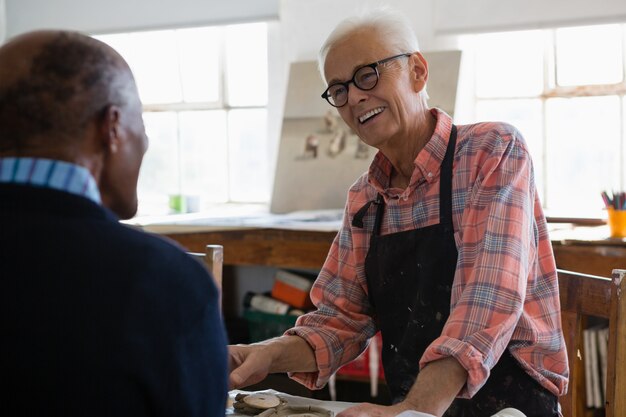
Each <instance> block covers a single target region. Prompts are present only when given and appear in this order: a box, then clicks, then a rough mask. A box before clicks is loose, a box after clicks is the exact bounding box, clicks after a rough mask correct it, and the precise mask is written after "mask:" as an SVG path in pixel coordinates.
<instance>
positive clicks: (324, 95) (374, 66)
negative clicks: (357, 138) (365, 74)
mask: <svg viewBox="0 0 626 417" xmlns="http://www.w3.org/2000/svg"><path fill="white" fill-rule="evenodd" d="M411 55H413V54H412V53H409V52H405V53H402V54H398V55H394V56H390V57H389V58H384V59H381V60H380V61H376V62H372V63H371V64H366V65H361V66H360V67H358V68H357V69H355V70H354V72H353V73H352V78H351V79H349V80H348V81H345V82H337V83H333V84H331V85H329V86H328V88H326V90H324V92H323V93H322V96H321V97H322V98H323V99H325V100H326V101H327V102H328V104H330V105H331V106H333V107H336V108H339V107H343V106H345V105H346V104H347V103H348V99H347V97H348V93H349V92H350V84H354V86H355V87H356V88H358V89H359V90H361V91H370V90H373V89H374V88H375V87H376V86H377V85H378V80H380V73H379V72H378V66H379V65H382V64H385V63H387V62H389V61H393V60H394V59H398V58H402V57H405V56H406V57H410V56H411ZM368 67H369V68H371V69H373V70H374V73H375V74H376V82H375V83H374V85H372V86H371V87H370V88H362V87H359V85H358V84H357V82H356V74H357V73H358V72H359V71H361V70H362V69H363V68H368ZM337 85H343V86H344V87H345V88H346V102H345V103H343V104H342V105H340V106H336V105H334V104H333V103H331V102H330V95H329V94H328V91H329V90H330V89H331V88H333V87H335V86H337Z"/></svg>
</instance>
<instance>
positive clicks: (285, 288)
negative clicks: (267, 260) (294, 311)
mask: <svg viewBox="0 0 626 417" xmlns="http://www.w3.org/2000/svg"><path fill="white" fill-rule="evenodd" d="M312 286H313V281H312V280H311V279H309V278H306V277H304V276H301V275H298V274H295V273H293V272H289V271H285V270H278V271H277V272H276V276H275V277H274V285H273V287H272V297H273V298H275V299H277V300H280V301H284V302H285V303H287V304H289V305H291V306H293V307H297V308H301V309H304V310H307V309H311V308H313V303H311V298H310V297H309V292H310V291H311V287H312Z"/></svg>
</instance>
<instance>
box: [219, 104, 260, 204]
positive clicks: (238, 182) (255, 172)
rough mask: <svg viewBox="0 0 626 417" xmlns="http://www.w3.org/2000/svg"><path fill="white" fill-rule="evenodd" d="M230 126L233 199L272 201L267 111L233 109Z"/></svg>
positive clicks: (230, 115)
mask: <svg viewBox="0 0 626 417" xmlns="http://www.w3.org/2000/svg"><path fill="white" fill-rule="evenodd" d="M228 127H229V133H230V142H229V143H230V181H231V190H232V191H231V199H232V200H233V201H241V202H267V201H269V195H270V184H269V166H268V160H269V158H268V155H267V149H268V148H267V146H268V145H267V110H265V109H251V110H231V111H230V113H229V114H228Z"/></svg>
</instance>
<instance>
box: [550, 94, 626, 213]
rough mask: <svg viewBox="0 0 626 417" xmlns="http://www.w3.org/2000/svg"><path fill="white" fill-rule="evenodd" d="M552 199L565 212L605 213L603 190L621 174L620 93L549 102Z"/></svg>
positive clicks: (613, 184) (613, 185)
mask: <svg viewBox="0 0 626 417" xmlns="http://www.w3.org/2000/svg"><path fill="white" fill-rule="evenodd" d="M546 110H547V116H546V117H547V122H548V123H547V144H548V155H549V159H548V162H547V164H548V169H549V173H548V183H547V193H548V200H547V201H546V202H544V204H547V207H548V208H549V209H550V210H555V211H557V212H558V213H559V214H560V215H561V214H562V215H574V216H575V215H577V214H578V215H581V214H582V215H584V214H590V213H592V214H593V213H598V214H599V213H601V212H600V210H601V209H602V207H603V204H602V199H601V198H600V192H601V191H602V190H605V189H612V188H617V187H618V186H619V175H620V152H619V149H620V117H621V114H620V100H619V98H617V97H615V96H607V97H582V98H572V99H552V100H548V102H547V109H546Z"/></svg>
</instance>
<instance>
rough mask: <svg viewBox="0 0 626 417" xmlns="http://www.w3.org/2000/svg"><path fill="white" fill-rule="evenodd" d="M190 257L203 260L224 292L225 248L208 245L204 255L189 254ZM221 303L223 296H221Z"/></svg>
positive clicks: (219, 288) (220, 289)
mask: <svg viewBox="0 0 626 417" xmlns="http://www.w3.org/2000/svg"><path fill="white" fill-rule="evenodd" d="M188 253H189V255H191V256H193V257H195V258H197V259H199V260H201V261H202V262H204V264H205V265H206V268H207V269H208V271H209V272H210V273H211V275H212V276H213V280H214V281H215V284H216V285H217V288H218V290H219V291H220V293H221V291H222V268H223V265H224V247H223V246H222V245H206V248H205V252H204V253H198V252H188ZM220 302H221V296H220Z"/></svg>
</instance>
